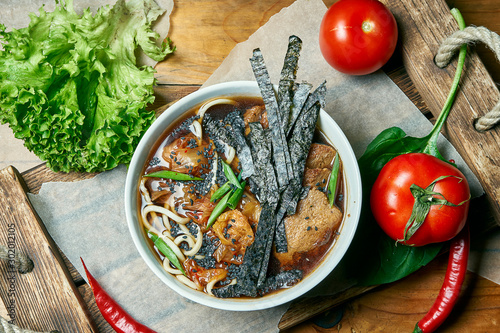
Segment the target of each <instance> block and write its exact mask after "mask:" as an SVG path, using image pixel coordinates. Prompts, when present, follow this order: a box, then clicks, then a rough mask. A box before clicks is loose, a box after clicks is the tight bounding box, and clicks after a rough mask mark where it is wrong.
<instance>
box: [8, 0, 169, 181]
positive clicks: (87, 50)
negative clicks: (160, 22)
mask: <svg viewBox="0 0 500 333" xmlns="http://www.w3.org/2000/svg"><path fill="white" fill-rule="evenodd" d="M162 13H163V10H162V9H161V8H159V7H158V5H157V4H156V3H155V2H154V1H153V0H129V1H128V2H125V1H124V0H118V1H117V3H116V4H115V5H114V6H113V7H109V6H106V7H101V8H100V9H99V10H98V11H97V13H96V14H95V15H94V14H92V13H91V12H90V10H88V9H87V10H85V11H84V12H83V14H82V15H81V16H80V15H78V14H76V12H75V11H74V9H73V0H66V1H57V0H56V8H55V10H54V11H53V12H46V11H45V10H44V8H43V7H42V8H40V10H39V12H38V16H37V15H35V14H33V13H31V14H30V18H31V22H30V24H29V26H28V27H26V28H22V29H19V30H15V29H13V30H12V31H10V32H7V31H6V28H5V26H4V25H2V24H0V44H1V46H2V48H3V50H0V82H1V84H0V122H1V123H8V124H9V126H10V127H11V129H12V130H13V131H14V134H15V136H16V138H18V139H22V140H24V145H25V146H26V147H27V148H28V149H29V150H31V151H32V152H34V153H35V154H36V155H37V156H38V157H39V158H40V159H42V160H44V161H46V162H47V166H48V167H49V168H51V169H52V170H54V171H64V172H68V171H87V172H97V171H104V170H109V169H112V168H114V167H116V166H117V165H119V164H128V163H129V162H130V159H131V157H132V153H133V151H134V149H135V147H136V145H137V144H138V142H139V140H140V138H141V136H142V135H143V134H144V132H145V131H146V129H147V128H148V127H149V126H150V125H151V123H152V122H153V121H154V119H155V115H154V112H153V111H148V110H146V106H147V105H148V104H150V103H152V102H153V101H154V95H153V84H154V83H155V79H154V72H155V71H154V69H153V68H151V67H149V66H144V67H141V68H139V67H138V66H137V65H136V55H135V53H136V51H137V50H138V49H139V48H141V49H142V50H143V51H144V52H145V53H146V55H148V56H149V57H151V58H152V59H154V60H157V61H160V60H162V59H163V58H164V57H165V56H166V55H167V54H169V53H171V52H173V51H174V49H173V48H172V47H171V46H170V40H167V43H166V42H164V43H163V44H162V45H161V47H158V46H157V45H156V43H155V40H156V39H158V38H159V35H158V34H157V33H156V32H154V31H153V30H151V24H152V22H153V21H155V20H156V19H157V18H158V16H159V15H161V14H162Z"/></svg>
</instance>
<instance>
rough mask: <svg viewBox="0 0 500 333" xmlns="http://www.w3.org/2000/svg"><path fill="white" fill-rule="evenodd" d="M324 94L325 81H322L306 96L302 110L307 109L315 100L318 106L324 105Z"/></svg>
mask: <svg viewBox="0 0 500 333" xmlns="http://www.w3.org/2000/svg"><path fill="white" fill-rule="evenodd" d="M325 96H326V81H323V82H322V83H321V84H320V85H319V86H318V87H317V88H316V89H314V91H313V92H312V93H311V94H310V95H309V97H308V98H307V101H306V103H305V104H304V107H303V108H302V110H303V111H307V110H309V109H310V108H311V107H312V106H313V105H314V104H315V103H316V102H319V105H320V107H322V108H324V107H325Z"/></svg>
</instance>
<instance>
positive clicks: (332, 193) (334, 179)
mask: <svg viewBox="0 0 500 333" xmlns="http://www.w3.org/2000/svg"><path fill="white" fill-rule="evenodd" d="M339 170H340V158H339V153H338V152H337V153H336V154H335V160H334V162H333V168H332V173H331V174H330V180H329V182H328V200H329V202H330V207H333V204H334V203H335V197H336V196H337V183H338V179H339Z"/></svg>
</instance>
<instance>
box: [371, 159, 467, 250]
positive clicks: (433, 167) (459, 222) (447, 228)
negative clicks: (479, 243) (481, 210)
mask: <svg viewBox="0 0 500 333" xmlns="http://www.w3.org/2000/svg"><path fill="white" fill-rule="evenodd" d="M441 176H452V177H446V178H444V179H440V180H437V179H438V178H439V177H441ZM436 180H437V181H436ZM434 181H436V183H435V186H434V188H433V189H432V191H434V192H437V193H440V194H442V196H439V195H436V194H434V195H431V197H432V198H436V199H443V197H444V198H445V199H446V200H447V201H448V202H451V203H452V204H455V205H458V206H449V205H443V204H435V205H431V206H430V210H429V212H428V214H427V216H425V214H424V218H425V219H422V220H423V223H422V225H421V226H420V227H419V228H418V230H417V231H416V232H415V233H414V234H413V236H411V237H410V238H409V240H407V241H406V242H404V241H401V240H403V239H404V231H405V227H406V225H407V223H408V221H409V219H410V216H411V215H412V210H413V208H414V204H415V198H414V196H413V195H412V192H411V191H410V186H411V185H412V184H415V185H418V186H419V187H421V188H423V189H426V188H427V187H428V186H429V185H430V184H431V183H433V182H434ZM469 199H470V190H469V184H468V183H467V180H466V179H465V176H464V175H463V174H462V172H460V170H458V169H457V168H455V167H454V166H452V165H451V164H449V163H446V162H444V161H442V160H440V159H438V158H436V157H434V156H431V155H428V154H423V153H411V154H404V155H400V156H397V157H395V158H393V159H392V160H390V161H389V162H388V163H387V164H386V165H385V166H384V167H383V168H382V170H381V171H380V174H379V176H378V177H377V180H376V181H375V184H374V185H373V188H372V191H371V195H370V205H371V209H372V212H373V215H374V217H375V220H376V221H377V223H378V224H379V225H380V227H381V228H382V229H383V230H384V231H385V233H386V234H387V235H389V237H391V238H392V239H394V240H396V241H401V242H402V243H404V244H406V245H415V246H423V245H426V244H430V243H438V242H444V241H447V240H449V239H451V238H453V237H455V236H456V235H457V234H458V233H459V232H460V230H462V228H463V227H464V225H465V222H466V220H467V213H468V210H469V202H470V200H469ZM433 200H434V199H433ZM424 201H428V200H424Z"/></svg>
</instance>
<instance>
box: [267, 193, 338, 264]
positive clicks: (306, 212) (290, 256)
mask: <svg viewBox="0 0 500 333" xmlns="http://www.w3.org/2000/svg"><path fill="white" fill-rule="evenodd" d="M341 222H342V212H341V211H340V210H339V209H338V208H337V207H335V206H333V207H330V204H329V203H328V198H327V196H326V194H325V193H323V192H321V191H319V190H317V189H316V188H311V190H310V191H309V193H308V194H307V197H306V198H305V199H302V200H300V201H299V203H298V205H297V211H296V213H295V214H294V215H292V216H288V217H286V218H285V228H286V236H287V241H288V252H285V253H274V256H275V257H276V259H278V260H279V261H280V263H281V266H288V265H292V264H293V262H294V260H296V259H297V258H300V257H301V256H303V255H304V254H307V253H308V252H310V251H313V250H315V249H316V248H318V247H321V246H322V245H327V244H328V243H329V242H330V240H331V239H332V237H334V234H335V232H336V231H337V229H338V228H339V226H340V223H341Z"/></svg>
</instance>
